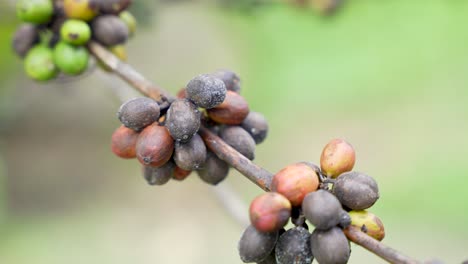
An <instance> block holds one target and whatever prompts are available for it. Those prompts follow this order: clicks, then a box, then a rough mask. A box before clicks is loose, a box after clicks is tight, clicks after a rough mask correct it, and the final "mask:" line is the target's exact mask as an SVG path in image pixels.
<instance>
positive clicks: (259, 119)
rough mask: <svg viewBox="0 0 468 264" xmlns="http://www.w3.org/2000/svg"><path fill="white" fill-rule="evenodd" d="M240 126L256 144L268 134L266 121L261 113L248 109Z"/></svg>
mask: <svg viewBox="0 0 468 264" xmlns="http://www.w3.org/2000/svg"><path fill="white" fill-rule="evenodd" d="M241 126H242V127H243V128H244V129H245V130H246V131H247V132H249V134H250V135H251V136H252V137H253V139H254V140H255V143H256V144H260V143H262V142H263V141H264V140H265V138H266V137H267V134H268V122H267V120H266V119H265V116H263V115H262V114H261V113H258V112H253V111H250V112H249V114H248V115H247V117H246V118H245V119H244V121H242V124H241Z"/></svg>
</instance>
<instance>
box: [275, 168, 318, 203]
mask: <svg viewBox="0 0 468 264" xmlns="http://www.w3.org/2000/svg"><path fill="white" fill-rule="evenodd" d="M318 187H319V177H318V175H317V172H316V171H315V169H314V168H313V167H311V166H309V165H308V164H306V163H294V164H291V165H289V166H287V167H286V168H284V169H282V170H281V171H279V172H278V173H277V174H275V176H273V180H272V183H271V189H272V190H273V191H275V192H278V193H281V194H282V195H284V196H285V197H286V198H288V200H289V201H290V202H291V204H292V205H293V206H300V205H301V204H302V200H304V197H305V196H306V195H307V194H308V193H310V192H313V191H316V190H317V189H318Z"/></svg>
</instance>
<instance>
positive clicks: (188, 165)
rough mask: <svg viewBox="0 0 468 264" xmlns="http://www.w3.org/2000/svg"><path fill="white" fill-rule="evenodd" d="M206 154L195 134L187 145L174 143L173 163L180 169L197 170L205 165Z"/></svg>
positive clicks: (204, 147)
mask: <svg viewBox="0 0 468 264" xmlns="http://www.w3.org/2000/svg"><path fill="white" fill-rule="evenodd" d="M206 153H207V151H206V146H205V143H204V142H203V139H202V138H201V137H200V135H198V134H195V135H194V136H193V137H192V139H190V141H189V142H187V143H180V142H176V144H175V151H174V161H175V163H176V164H177V166H178V167H180V168H181V169H184V170H188V171H192V170H197V169H199V168H200V167H201V166H202V165H203V164H204V163H205V160H206Z"/></svg>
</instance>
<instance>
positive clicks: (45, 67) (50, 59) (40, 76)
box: [24, 44, 58, 81]
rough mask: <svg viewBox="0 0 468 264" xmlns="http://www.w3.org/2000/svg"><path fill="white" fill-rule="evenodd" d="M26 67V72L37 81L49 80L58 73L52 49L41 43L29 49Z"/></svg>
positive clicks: (25, 60) (25, 62)
mask: <svg viewBox="0 0 468 264" xmlns="http://www.w3.org/2000/svg"><path fill="white" fill-rule="evenodd" d="M24 69H25V71H26V74H27V75H28V76H29V77H30V78H32V79H34V80H36V81H48V80H50V79H53V78H55V76H57V73H58V69H57V66H56V65H55V63H54V56H53V52H52V50H51V49H50V48H48V47H46V46H44V45H41V44H37V45H36V46H34V47H33V48H32V49H31V50H29V51H28V54H27V55H26V57H25V59H24Z"/></svg>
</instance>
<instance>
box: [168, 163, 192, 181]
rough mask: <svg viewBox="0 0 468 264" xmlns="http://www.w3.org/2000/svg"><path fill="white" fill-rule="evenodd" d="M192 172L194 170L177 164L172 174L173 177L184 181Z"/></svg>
mask: <svg viewBox="0 0 468 264" xmlns="http://www.w3.org/2000/svg"><path fill="white" fill-rule="evenodd" d="M190 173H192V171H187V170H184V169H181V168H179V167H178V166H176V167H175V169H174V174H173V175H172V179H174V180H177V181H183V180H185V179H186V178H187V177H188V176H189V175H190Z"/></svg>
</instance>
